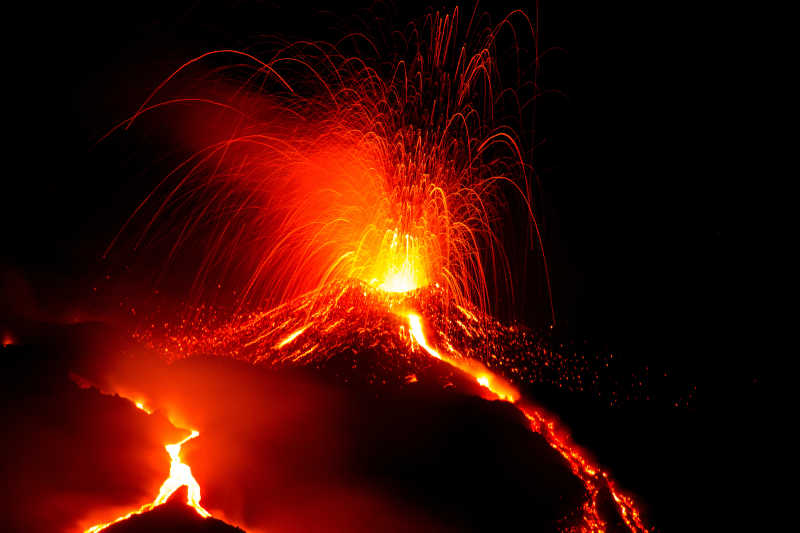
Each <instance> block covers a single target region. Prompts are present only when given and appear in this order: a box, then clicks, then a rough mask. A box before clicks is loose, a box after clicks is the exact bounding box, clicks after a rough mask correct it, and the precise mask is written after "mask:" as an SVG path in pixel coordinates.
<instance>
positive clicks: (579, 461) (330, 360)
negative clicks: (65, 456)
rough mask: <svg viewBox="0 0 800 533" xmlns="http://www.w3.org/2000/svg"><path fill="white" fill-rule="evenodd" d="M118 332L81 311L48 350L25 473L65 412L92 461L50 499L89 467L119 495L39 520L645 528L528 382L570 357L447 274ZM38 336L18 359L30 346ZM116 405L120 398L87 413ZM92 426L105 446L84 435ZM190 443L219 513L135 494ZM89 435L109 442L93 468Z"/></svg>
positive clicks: (336, 288)
mask: <svg viewBox="0 0 800 533" xmlns="http://www.w3.org/2000/svg"><path fill="white" fill-rule="evenodd" d="M217 317H219V318H217ZM78 333H80V334H78ZM47 337H48V338H53V337H54V335H53V334H52V333H50V334H48V335H47ZM111 337H112V336H111V335H109V332H108V331H106V328H100V327H99V326H84V327H81V328H78V329H77V330H74V331H73V330H72V329H69V328H68V331H67V332H64V333H62V334H61V335H60V336H58V337H57V338H59V339H60V341H59V342H58V343H57V346H55V347H51V348H50V349H49V350H48V351H46V352H43V353H47V354H48V356H47V357H45V358H43V359H40V360H39V362H38V363H36V364H40V365H45V366H52V365H53V362H52V361H53V357H54V356H53V352H60V353H61V355H60V356H55V357H56V360H60V361H61V362H62V364H61V365H59V366H58V367H56V369H55V371H53V372H52V375H53V376H54V381H53V384H52V386H51V387H50V388H49V389H45V390H43V392H42V397H41V399H40V402H39V403H40V405H41V410H39V411H35V413H38V418H35V419H34V420H33V421H32V422H31V424H30V425H29V426H27V427H28V430H27V435H26V438H25V442H28V443H29V449H32V450H41V451H40V452H35V453H32V454H30V453H29V454H28V455H27V461H28V462H25V461H24V462H23V463H22V464H21V465H19V466H18V468H17V469H15V470H14V471H12V473H11V479H12V480H13V479H19V480H20V482H19V484H20V485H21V486H23V487H25V486H27V487H28V490H29V491H33V490H36V491H41V490H42V489H43V486H44V485H45V483H44V478H42V477H38V478H37V477H34V479H39V482H33V483H31V482H30V480H29V481H28V483H24V482H22V481H21V480H22V479H24V478H25V477H26V476H28V473H29V472H30V471H36V470H37V467H36V464H37V463H38V462H39V461H40V460H42V457H39V456H38V455H39V454H46V453H47V452H46V450H47V449H49V448H48V445H47V443H46V442H44V441H42V439H43V437H42V435H43V433H42V431H43V430H42V428H47V427H52V426H53V421H52V419H51V414H52V412H53V411H59V412H63V413H64V414H63V422H62V424H63V425H64V426H65V427H66V428H68V429H67V432H68V434H70V435H72V436H71V437H69V438H70V440H69V441H66V442H60V443H56V445H57V446H58V447H59V449H67V450H71V451H70V453H71V454H73V455H74V456H75V457H74V458H73V461H74V462H75V464H79V465H82V466H81V470H82V471H81V472H74V471H71V470H70V469H69V468H65V467H64V465H63V464H60V466H59V468H58V469H55V470H56V472H57V473H56V475H55V476H54V477H55V479H56V480H58V479H59V477H64V479H65V480H64V481H63V482H60V483H57V484H56V485H57V486H58V487H61V488H60V489H59V490H58V491H56V493H57V497H56V496H54V497H53V499H55V500H60V501H64V500H65V499H66V500H72V501H75V500H76V498H75V497H71V498H65V495H64V492H66V493H70V492H71V490H72V489H71V487H80V486H86V485H90V486H92V488H93V489H97V490H101V491H103V492H104V493H105V494H106V496H105V497H104V498H102V499H95V500H91V499H90V500H88V501H87V500H80V499H78V501H79V503H78V504H76V505H74V506H72V507H71V508H70V513H69V517H71V518H67V517H66V516H65V517H64V522H63V523H60V522H59V520H58V518H56V519H54V521H51V522H42V524H44V525H45V526H46V527H44V528H43V529H42V531H44V530H52V526H53V525H54V524H58V528H61V529H66V530H76V531H78V530H81V529H82V528H83V529H85V528H87V527H88V526H91V525H94V524H97V523H101V524H102V523H107V524H110V525H109V526H108V527H106V528H105V529H103V530H107V531H140V530H149V531H154V530H170V531H175V530H184V529H180V528H185V530H186V531H195V530H197V531H217V530H219V531H225V530H226V529H225V527H227V526H224V524H223V523H222V522H218V521H214V520H215V519H217V518H221V519H222V520H224V521H225V522H228V523H229V524H233V527H240V528H242V529H244V530H247V531H260V530H269V531H309V530H325V531H375V530H380V531H407V530H408V529H409V528H410V529H414V530H422V531H451V530H459V531H492V530H496V529H497V528H511V527H514V526H515V525H517V524H522V523H524V524H528V525H530V526H531V527H535V528H536V529H538V530H544V531H547V530H552V531H563V530H610V531H615V530H620V531H626V530H634V531H636V530H643V529H644V526H643V525H642V523H641V518H640V516H639V511H638V509H637V507H636V505H635V503H634V501H633V499H632V498H631V497H630V496H628V495H626V494H624V493H623V492H621V491H620V490H619V489H618V487H617V486H616V485H615V483H614V482H613V481H612V479H611V477H610V475H609V474H608V473H607V472H605V471H604V470H603V469H602V468H600V467H599V466H598V465H597V464H595V462H594V461H593V460H592V459H591V457H590V456H589V455H588V454H587V453H586V452H585V451H583V450H582V449H581V448H580V447H578V446H577V445H575V444H574V443H572V441H571V440H570V437H569V433H568V432H567V431H566V429H565V428H564V427H563V426H562V425H561V424H559V422H558V420H557V419H556V418H555V417H554V416H552V415H550V414H549V413H548V412H547V411H545V410H544V409H542V408H540V407H538V406H536V405H535V404H533V403H530V402H528V401H526V400H524V399H523V398H522V395H521V394H520V393H519V392H518V390H517V384H522V383H524V381H523V380H525V379H531V378H530V376H532V375H535V373H536V371H537V368H547V367H548V365H549V364H550V363H548V360H547V358H554V357H555V355H554V354H552V353H551V352H549V351H548V350H547V349H546V347H545V345H544V344H543V343H542V342H540V340H539V339H538V336H537V335H536V334H535V333H534V332H533V331H531V330H529V329H527V328H524V327H522V326H520V325H516V324H514V325H504V324H502V323H500V322H498V321H496V320H493V319H491V318H490V317H489V316H488V315H486V314H485V313H482V312H481V311H480V310H479V309H477V308H475V307H471V306H470V307H467V306H465V305H464V304H462V303H458V302H456V301H454V300H448V299H447V298H445V297H444V295H443V293H442V292H441V291H440V290H439V289H438V288H437V287H435V286H431V287H427V288H424V289H421V290H418V291H414V292H410V293H407V294H392V293H386V292H384V291H381V290H379V289H375V288H372V287H370V286H369V285H366V284H363V283H360V282H357V281H348V282H345V283H341V284H336V285H332V286H330V287H328V288H327V289H325V290H323V291H318V292H314V293H310V294H307V295H305V296H303V297H301V298H298V299H295V300H293V301H291V302H289V303H288V304H286V305H283V306H280V307H278V308H275V309H272V310H268V311H264V312H259V313H250V314H245V315H239V316H235V317H234V318H233V319H231V318H228V321H227V322H225V321H223V320H222V319H221V314H220V313H218V312H214V311H212V310H206V311H204V312H203V313H200V314H196V315H195V319H193V320H185V321H182V322H181V323H180V324H179V325H178V326H177V327H174V326H173V327H166V328H163V329H156V328H149V329H148V330H146V331H140V332H139V333H138V334H137V335H136V342H132V343H131V342H130V341H127V342H125V341H122V340H117V341H113V342H111V343H110V344H109V341H108V339H109V338H111ZM87 338H91V339H95V341H91V342H87V340H86V339H87ZM97 339H103V341H102V342H99V343H98V342H96V341H97ZM145 345H146V346H148V347H149V349H150V350H151V355H149V356H148V355H146V353H145V352H143V351H142V350H143V348H142V346H145ZM506 347H507V348H506ZM6 349H7V350H9V354H12V353H16V350H20V349H21V348H19V347H15V346H11V347H9V348H6ZM31 349H32V348H29V349H27V350H28V351H30V350H31ZM109 349H111V350H113V351H112V352H109ZM37 353H38V351H37V350H35V349H33V353H28V355H27V356H26V357H23V358H24V359H29V362H28V364H31V363H30V361H36V360H37V356H36V354H37ZM64 354H79V355H77V356H75V355H72V356H69V355H66V356H65V355H64ZM87 354H88V355H87ZM537 354H538V355H537ZM165 355H166V356H167V357H164V356H165ZM539 357H541V358H544V360H542V359H540V358H539ZM521 361H530V362H531V363H529V364H528V365H526V366H518V365H521V364H522V363H521ZM69 372H72V374H71V375H72V382H70V381H68V380H67V379H66V375H67V373H69ZM58 375H61V376H62V377H63V380H62V379H60V378H58V379H56V378H57V376H58ZM76 385H78V386H79V387H80V388H78V387H76ZM81 389H82V390H81ZM116 394H120V395H122V396H123V399H120V398H115V395H116ZM134 403H137V404H138V406H137V405H134ZM110 404H113V405H114V406H115V407H113V409H112V410H113V411H114V413H111V412H107V414H105V415H102V416H100V415H92V416H89V413H92V412H94V410H95V409H97V408H98V407H97V406H102V405H110ZM144 405H147V406H148V407H147V408H145V407H144ZM136 407H138V409H137V408H136ZM154 408H155V409H156V410H155V411H152V414H151V410H152V409H154ZM158 408H163V410H159V409H158ZM102 409H104V410H107V409H108V407H104V408H102ZM144 409H147V412H145V410H144ZM117 411H119V412H117ZM87 417H88V419H89V420H90V421H93V422H90V424H89V426H87V425H86V420H87ZM127 419H131V420H136V422H135V423H134V422H123V420H127ZM110 420H111V421H113V422H109V421H110ZM120 424H123V426H120ZM176 426H177V427H176ZM121 427H125V428H127V429H125V431H124V432H123V433H122V434H120V433H119V431H120V428H121ZM135 427H139V428H140V429H139V430H133V429H131V428H135ZM180 427H184V428H185V427H193V428H197V429H199V434H200V436H199V437H197V438H194V439H193V438H191V437H187V430H181V429H178V428H180ZM154 428H155V429H154ZM158 428H160V429H158ZM62 431H63V430H62ZM154 432H155V434H157V436H156V435H155V434H154ZM22 433H23V434H24V433H25V430H24V429H23V431H22ZM115 433H116V435H115ZM45 434H47V432H45ZM147 435H149V437H148V438H147V440H145V441H142V440H141V437H142V436H147ZM192 435H196V433H193V434H192ZM64 438H66V437H59V439H62V440H63V439H64ZM109 439H110V440H109ZM119 439H123V440H122V442H124V445H121V444H120V440H119ZM181 439H183V440H181ZM57 440H58V439H57ZM84 441H89V442H94V445H93V446H92V447H91V448H90V449H89V450H83V449H81V448H80V446H75V444H76V443H79V442H84ZM179 441H180V442H181V443H183V444H184V446H183V448H179V449H178V450H179V451H178V453H177V454H176V455H175V456H173V462H174V460H175V457H177V456H179V457H180V459H181V460H182V461H183V464H185V465H187V466H190V467H191V471H192V472H193V473H194V478H196V480H197V482H198V483H199V485H198V489H199V487H200V486H202V490H203V502H202V505H203V507H205V509H203V507H199V506H198V507H199V509H202V510H203V511H204V512H205V510H206V509H207V510H208V512H210V514H211V516H212V517H213V518H211V517H209V518H205V517H204V516H201V514H200V511H199V510H198V507H196V508H195V509H192V508H191V507H188V506H187V505H185V504H184V503H183V501H185V500H186V497H185V496H183V495H181V492H182V491H185V488H183V487H177V491H176V490H175V489H174V488H173V489H171V490H173V491H174V492H172V494H171V496H170V497H169V498H168V499H167V501H166V503H163V502H160V500H156V501H155V504H147V505H146V506H143V507H141V509H139V508H140V506H142V504H143V503H145V504H146V503H147V502H148V501H151V500H152V498H153V496H154V495H155V494H157V493H158V485H159V484H161V482H162V481H163V480H164V479H165V476H166V471H167V470H168V468H167V467H168V457H167V454H165V453H164V451H163V446H164V444H165V443H172V442H179ZM136 443H138V444H136ZM51 445H52V444H51ZM167 449H168V451H169V447H168V448H167ZM85 451H86V452H89V453H90V455H91V454H95V455H97V456H98V457H102V458H103V459H102V460H100V461H97V463H96V466H91V465H92V460H91V459H90V458H87V457H86V456H85V453H84V452H85ZM170 453H172V452H170ZM135 458H138V459H135ZM143 461H144V463H143ZM179 462H180V461H179ZM136 464H147V465H148V468H147V469H146V472H147V474H146V475H145V474H144V473H142V472H140V473H139V475H134V474H131V472H129V468H130V467H134V466H135V465H136ZM123 465H124V468H122V469H121V470H120V468H121V466H123ZM86 470H88V471H86ZM135 470H136V469H135ZM139 470H140V469H139ZM15 472H16V473H15ZM49 475H51V476H52V474H49ZM190 475H191V474H190ZM126 485H128V486H126ZM165 485H166V483H165ZM162 491H163V488H162ZM30 496H32V495H30ZM159 498H160V496H159ZM125 502H128V503H125ZM196 503H199V495H198V499H197V502H196ZM126 506H127V507H128V510H127V511H124V512H120V510H121V509H122V510H124V509H125V507H126ZM137 509H139V511H137ZM310 509H313V512H311V513H310V514H309V510H310ZM28 511H31V509H28ZM33 514H34V515H35V514H36V512H35V511H33ZM129 515H130V516H129ZM27 518H30V516H29V515H26V519H27ZM119 518H122V520H119ZM115 520H119V521H115ZM48 524H49V526H48ZM70 524H72V525H70ZM159 524H171V525H164V526H163V527H162V526H161V525H159ZM159 528H161V529H159ZM164 528H166V529H164ZM192 528H195V529H192ZM197 528H199V529H197ZM203 528H205V529H203Z"/></svg>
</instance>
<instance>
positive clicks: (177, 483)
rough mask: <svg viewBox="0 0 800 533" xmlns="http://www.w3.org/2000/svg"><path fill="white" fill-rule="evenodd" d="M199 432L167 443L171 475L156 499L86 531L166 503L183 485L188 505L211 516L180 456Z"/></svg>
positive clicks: (196, 484)
mask: <svg viewBox="0 0 800 533" xmlns="http://www.w3.org/2000/svg"><path fill="white" fill-rule="evenodd" d="M135 405H136V407H137V408H138V409H141V410H142V411H144V412H146V413H147V414H150V411H149V410H148V409H147V408H145V407H144V405H143V404H142V403H141V402H135ZM199 434H200V433H198V432H197V431H196V430H192V432H191V434H190V435H189V436H188V437H186V438H185V439H183V440H182V441H180V442H176V443H175V444H167V445H166V446H165V448H166V450H167V453H168V454H169V457H170V465H169V477H168V478H167V479H166V480H165V481H164V483H163V484H162V485H161V489H160V490H159V491H158V496H156V499H155V500H153V501H152V502H151V503H146V504H144V505H142V506H141V507H140V508H139V509H137V510H135V511H131V512H130V513H128V514H126V515H124V516H120V517H119V518H117V519H115V520H112V521H110V522H106V523H104V524H98V525H95V526H92V527H90V528H89V529H87V530H86V532H85V533H96V532H97V531H102V530H104V529H106V528H107V527H109V526H111V525H113V524H116V523H118V522H122V521H123V520H127V519H128V518H130V517H132V516H134V515H137V514H142V513H146V512H147V511H150V510H152V509H154V508H156V507H158V506H159V505H162V504H164V503H166V502H167V500H169V498H170V496H172V494H173V493H174V492H175V491H176V490H178V489H179V488H181V487H183V486H185V487H186V488H187V497H186V505H188V506H189V507H191V508H192V509H194V510H195V511H197V514H199V515H200V516H202V517H203V518H206V517H209V516H211V513H209V512H208V511H206V510H205V509H204V508H203V506H202V505H200V484H199V483H197V480H196V479H195V478H194V476H193V475H192V469H191V468H189V465H186V464H184V463H183V461H181V456H180V454H181V446H183V445H184V444H186V443H187V442H189V441H190V440H192V439H193V438H195V437H197V436H198V435H199Z"/></svg>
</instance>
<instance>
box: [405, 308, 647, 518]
mask: <svg viewBox="0 0 800 533" xmlns="http://www.w3.org/2000/svg"><path fill="white" fill-rule="evenodd" d="M406 317H407V318H408V325H409V330H410V332H411V336H412V337H413V339H414V341H416V343H417V344H419V345H420V346H421V347H422V348H423V349H424V350H425V351H426V352H428V354H429V355H431V356H432V357H435V358H436V359H439V360H440V361H443V362H445V363H447V364H449V365H451V366H453V367H455V368H457V369H459V370H461V371H462V372H464V373H466V374H468V375H470V376H472V377H473V378H475V381H477V382H478V384H479V385H480V386H482V387H484V388H485V389H487V390H488V391H489V392H491V393H492V395H493V396H494V397H495V398H496V399H498V400H502V401H504V402H508V403H510V404H513V405H515V406H516V408H517V409H518V410H519V411H520V413H522V414H523V415H524V416H525V418H526V419H527V420H528V421H529V422H530V425H531V430H532V431H533V432H535V433H539V434H540V435H542V436H543V437H544V439H545V440H546V441H547V443H548V444H549V445H550V446H551V447H552V448H553V449H554V450H556V451H557V452H558V453H559V454H560V455H561V456H562V457H563V458H564V459H565V460H566V461H567V462H568V463H569V465H570V468H571V470H572V472H573V473H574V474H575V475H576V476H578V478H580V479H581V481H582V482H583V484H584V486H585V487H586V489H587V491H588V492H589V501H587V502H586V504H585V505H584V527H583V528H582V530H586V531H593V532H594V531H597V532H600V531H606V529H607V526H606V523H605V521H604V520H603V519H602V518H601V516H600V512H599V509H598V497H599V494H600V487H601V486H602V485H603V484H605V485H606V486H607V487H608V490H609V492H610V493H611V496H612V497H613V498H614V502H615V503H616V506H617V509H618V510H619V513H620V516H621V517H622V519H623V520H624V522H625V525H626V526H627V527H628V529H629V530H630V531H634V532H635V531H647V528H646V527H645V526H644V523H643V522H642V520H641V518H640V516H639V512H638V510H637V509H636V507H635V504H634V502H633V500H632V499H631V498H630V497H629V496H627V495H625V494H623V493H622V492H620V491H619V490H618V489H617V488H616V487H615V486H614V483H613V482H612V481H611V480H610V479H609V477H608V473H606V472H604V471H602V470H601V469H600V468H599V467H597V466H595V465H593V464H592V463H591V462H590V461H589V460H588V459H587V458H586V457H584V455H583V454H582V452H581V451H580V449H579V448H578V447H577V446H576V445H575V444H574V443H572V442H571V441H570V439H569V436H568V435H566V434H565V433H564V432H563V431H562V432H559V431H558V428H557V426H556V422H555V421H554V420H553V419H551V418H549V417H548V415H547V414H546V413H545V412H544V411H543V410H541V409H536V408H534V407H531V406H523V405H518V404H517V401H518V400H519V398H520V395H519V393H518V392H517V391H516V390H515V389H514V387H512V386H511V384H509V383H508V382H507V381H505V380H504V379H503V378H501V377H499V376H497V375H495V374H493V373H492V372H491V371H489V369H488V368H486V367H485V366H484V365H483V364H481V363H479V362H477V361H473V360H471V359H456V358H452V357H448V356H446V355H444V354H442V353H441V352H439V351H438V350H436V349H435V348H434V347H432V346H431V345H430V344H429V342H428V340H427V338H426V337H425V331H424V330H423V327H422V320H421V319H420V317H419V315H417V314H415V313H408V314H407V315H406Z"/></svg>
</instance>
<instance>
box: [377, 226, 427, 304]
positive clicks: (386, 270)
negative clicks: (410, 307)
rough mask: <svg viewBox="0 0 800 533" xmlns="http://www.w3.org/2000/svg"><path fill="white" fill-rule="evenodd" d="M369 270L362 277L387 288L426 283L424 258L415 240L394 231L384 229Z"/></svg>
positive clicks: (416, 286) (407, 288) (409, 288)
mask: <svg viewBox="0 0 800 533" xmlns="http://www.w3.org/2000/svg"><path fill="white" fill-rule="evenodd" d="M389 236H391V239H389V238H388V237H389ZM387 242H388V244H387ZM373 274H374V277H372V278H371V279H369V280H363V281H367V282H368V283H369V284H370V285H372V286H374V287H377V288H379V289H381V290H384V291H387V292H408V291H412V290H414V289H419V288H421V287H424V286H425V285H427V284H428V273H427V268H426V259H425V256H424V253H423V250H422V249H421V247H420V245H419V244H418V241H417V240H416V239H415V238H414V237H412V236H411V235H402V236H401V235H398V233H397V231H391V232H386V238H384V243H383V244H382V246H381V249H380V251H379V252H378V255H377V260H376V262H375V265H374V267H373Z"/></svg>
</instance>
